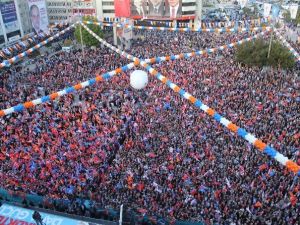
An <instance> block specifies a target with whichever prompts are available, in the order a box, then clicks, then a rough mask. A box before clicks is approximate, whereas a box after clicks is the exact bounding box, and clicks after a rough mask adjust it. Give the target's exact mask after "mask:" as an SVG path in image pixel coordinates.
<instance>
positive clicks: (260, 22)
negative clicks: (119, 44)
mask: <svg viewBox="0 0 300 225" xmlns="http://www.w3.org/2000/svg"><path fill="white" fill-rule="evenodd" d="M142 22H143V23H145V22H147V23H148V25H147V26H157V25H162V26H166V27H175V26H176V23H175V24H174V22H173V21H172V22H171V21H142ZM270 22H271V17H267V18H258V19H251V20H236V21H235V20H233V21H223V22H216V21H206V22H203V21H202V22H201V28H202V29H205V28H222V27H234V26H237V25H238V26H239V27H247V26H262V25H266V24H269V23H270ZM138 23H139V20H135V21H134V24H135V25H138ZM177 24H178V27H189V26H190V23H189V22H177ZM192 27H198V25H196V23H192Z"/></svg>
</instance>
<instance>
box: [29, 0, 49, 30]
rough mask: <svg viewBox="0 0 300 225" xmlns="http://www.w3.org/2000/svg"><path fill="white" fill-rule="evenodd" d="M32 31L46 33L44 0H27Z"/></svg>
mask: <svg viewBox="0 0 300 225" xmlns="http://www.w3.org/2000/svg"><path fill="white" fill-rule="evenodd" d="M27 1H28V6H29V17H30V21H31V25H32V31H33V32H35V33H41V32H44V33H48V32H49V30H48V25H49V22H48V15H47V8H46V2H45V0H27Z"/></svg>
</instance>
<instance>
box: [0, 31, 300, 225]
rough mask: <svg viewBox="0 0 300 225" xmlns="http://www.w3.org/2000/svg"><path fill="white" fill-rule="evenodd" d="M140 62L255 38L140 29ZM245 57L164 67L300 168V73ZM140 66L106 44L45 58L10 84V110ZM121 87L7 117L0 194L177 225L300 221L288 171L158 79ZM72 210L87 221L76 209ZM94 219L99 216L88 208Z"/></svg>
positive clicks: (1, 134) (295, 185)
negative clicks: (78, 201)
mask: <svg viewBox="0 0 300 225" xmlns="http://www.w3.org/2000/svg"><path fill="white" fill-rule="evenodd" d="M137 35H138V36H139V37H140V38H139V39H138V40H137V41H136V42H135V43H134V44H133V46H132V47H131V49H130V50H129V51H128V52H129V53H131V54H133V55H135V56H136V57H139V58H150V57H154V56H165V55H169V54H179V53H182V52H191V51H194V50H201V49H204V48H207V47H216V46H218V45H222V44H224V43H227V44H228V43H231V42H233V41H237V40H240V39H242V38H244V37H247V36H248V35H250V34H246V33H244V34H213V33H203V34H196V33H172V32H167V31H164V32H163V31H139V32H137ZM233 52H234V49H226V50H225V51H223V52H220V53H216V54H212V55H205V56H202V57H194V58H190V59H182V60H176V61H170V62H162V63H159V64H156V65H153V66H154V68H156V69H157V70H158V71H160V72H161V73H162V74H164V75H165V76H167V77H168V78H169V79H170V80H172V81H173V82H174V83H176V84H178V85H179V86H180V87H182V88H184V89H185V90H186V91H188V92H189V93H191V94H193V95H194V96H195V97H197V98H199V99H201V100H202V101H203V102H204V103H205V104H207V105H208V106H210V107H212V108H213V109H215V110H216V111H218V112H219V113H220V114H221V115H223V116H225V117H226V118H228V119H229V120H231V121H233V122H234V123H236V124H237V125H239V126H241V127H243V128H245V129H246V130H247V131H249V132H251V133H253V134H255V135H256V136H257V137H258V138H260V139H262V140H264V141H265V142H266V143H269V144H270V145H271V146H273V147H274V148H276V149H277V150H278V151H279V152H281V153H282V154H284V155H286V156H287V157H289V158H290V159H292V160H294V161H295V162H297V163H298V165H300V148H299V147H300V145H299V144H300V142H299V137H300V129H299V119H300V118H299V116H300V114H299V112H300V110H299V105H300V94H299V88H300V82H299V77H298V76H299V69H297V68H295V69H293V70H289V71H283V70H280V69H269V70H262V69H259V68H248V67H245V66H242V65H240V64H238V63H236V62H235V60H234V54H233ZM128 62H129V61H128V60H127V59H126V58H122V57H120V56H119V55H117V54H116V53H114V52H112V51H110V50H109V49H107V48H105V47H101V46H100V45H99V46H98V47H97V48H96V49H89V48H86V49H85V50H84V52H82V51H81V50H76V49H75V50H73V51H72V52H70V53H66V52H62V53H59V54H57V55H55V56H52V57H51V58H50V57H44V58H42V59H40V60H39V62H37V64H36V68H35V69H34V70H33V71H30V70H28V71H26V70H25V71H22V72H18V71H15V70H14V67H12V68H11V69H10V70H8V71H7V72H5V73H4V74H3V76H2V78H1V80H0V108H1V109H4V108H8V107H10V106H14V105H16V104H18V103H20V102H25V101H28V100H32V99H35V98H38V97H40V96H42V95H47V94H50V93H52V92H53V91H58V90H60V89H63V88H64V87H67V86H70V85H74V84H76V83H78V82H81V81H85V80H87V79H89V78H92V77H94V75H95V73H103V72H105V71H111V70H113V69H115V68H117V67H120V66H124V65H125V64H127V63H128ZM129 74H130V71H128V72H126V73H122V74H120V75H116V76H114V77H113V78H112V79H111V80H110V81H107V82H101V83H99V84H96V85H95V86H93V87H88V88H86V89H85V90H82V91H79V92H77V93H75V94H71V95H67V96H64V97H61V98H60V99H58V100H56V101H53V102H49V103H46V104H44V105H40V106H37V107H35V108H32V109H29V110H26V111H24V112H22V113H15V114H11V115H9V116H5V117H3V118H1V119H0V123H1V126H0V146H1V151H0V161H1V163H0V187H2V188H4V189H6V190H13V191H22V192H25V193H30V194H37V195H42V196H47V197H51V198H65V199H70V200H72V199H74V198H75V197H78V196H79V197H81V198H84V199H91V200H92V201H93V202H96V203H97V204H98V205H100V206H102V207H103V208H114V209H118V208H119V206H120V205H121V204H124V205H125V206H126V208H128V209H130V210H134V211H136V212H137V213H140V214H142V215H148V216H150V217H151V216H162V217H164V218H167V219H168V220H169V221H175V220H188V221H202V222H204V223H205V224H257V225H260V224H297V223H298V222H299V221H300V203H299V198H300V182H299V178H298V177H297V176H295V174H293V173H291V172H289V171H287V170H286V168H284V167H283V166H281V165H279V163H278V162H276V161H274V160H273V159H271V158H269V157H267V156H265V155H264V154H262V153H261V152H259V151H258V150H257V149H255V148H254V147H252V146H250V145H249V144H247V143H246V142H245V141H244V140H243V139H241V138H239V137H237V136H236V135H234V134H232V133H230V132H229V131H228V130H227V129H226V128H224V127H223V126H222V125H220V124H219V123H217V122H215V121H213V120H212V119H211V118H209V117H208V116H206V115H205V114H203V113H202V112H200V111H198V110H197V109H196V108H194V107H193V106H192V105H190V104H189V103H188V102H187V101H186V100H184V99H182V98H180V96H179V95H177V94H175V93H173V91H172V90H171V89H169V88H168V87H166V86H164V85H163V84H161V83H160V82H159V81H157V80H156V79H155V78H153V77H150V80H149V84H148V85H147V87H146V88H145V89H144V90H141V91H137V90H134V89H132V88H131V87H130V85H129ZM69 212H73V213H78V212H77V211H74V209H72V208H70V209H69ZM85 215H86V216H91V213H90V212H89V211H88V210H87V211H85ZM152 222H153V223H155V220H152Z"/></svg>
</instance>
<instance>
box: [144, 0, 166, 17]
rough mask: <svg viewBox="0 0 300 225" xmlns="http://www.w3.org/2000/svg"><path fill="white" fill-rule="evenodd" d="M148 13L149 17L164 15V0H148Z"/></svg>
mask: <svg viewBox="0 0 300 225" xmlns="http://www.w3.org/2000/svg"><path fill="white" fill-rule="evenodd" d="M148 6H149V9H148V13H147V14H148V15H149V16H151V17H163V16H164V15H165V0H148Z"/></svg>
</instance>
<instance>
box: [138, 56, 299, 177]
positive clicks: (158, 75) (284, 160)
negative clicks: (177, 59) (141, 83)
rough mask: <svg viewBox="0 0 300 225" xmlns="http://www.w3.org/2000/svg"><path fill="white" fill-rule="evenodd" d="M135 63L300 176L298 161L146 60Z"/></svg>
mask: <svg viewBox="0 0 300 225" xmlns="http://www.w3.org/2000/svg"><path fill="white" fill-rule="evenodd" d="M135 65H141V66H143V67H144V68H145V69H146V70H147V71H148V72H149V73H150V74H151V75H152V76H154V77H156V78H157V79H158V80H160V81H161V82H162V83H163V84H165V85H167V86H168V87H169V88H171V89H172V90H173V91H174V92H175V93H179V95H180V96H181V97H182V98H185V99H187V100H188V101H189V102H190V103H192V104H193V105H194V106H195V107H197V108H198V109H201V110H202V111H204V112H205V113H206V114H208V115H209V116H210V117H212V118H213V119H215V120H216V121H217V122H218V123H220V124H222V125H223V126H224V127H226V128H227V129H228V130H229V131H231V132H232V133H235V134H236V135H238V136H239V137H241V138H243V139H244V140H246V141H248V142H249V143H250V144H251V145H253V146H254V147H256V148H257V149H258V150H259V151H260V152H262V153H264V154H266V155H268V156H270V157H271V158H272V159H275V160H276V161H277V162H279V163H280V164H282V165H284V166H286V167H287V169H288V170H290V171H292V172H294V173H295V174H297V175H298V176H300V166H299V165H298V164H297V163H295V162H293V161H292V160H290V159H288V158H287V157H286V156H284V155H283V154H281V153H279V152H278V151H276V150H275V149H274V148H272V147H271V146H269V145H267V144H266V143H264V142H263V141H262V140H260V139H258V138H256V137H255V136H254V135H253V134H251V133H248V132H247V131H246V130H245V129H243V128H240V127H238V126H237V125H236V124H234V123H232V122H231V121H230V120H228V119H226V118H225V117H222V116H221V115H220V114H219V113H217V112H216V111H215V110H213V109H212V108H210V107H209V106H207V105H205V104H204V103H202V101H200V100H199V99H197V98H195V97H194V96H192V95H191V94H189V93H188V92H186V91H184V90H183V89H182V88H180V87H179V86H177V85H176V84H174V83H172V82H171V81H170V80H168V79H167V78H166V77H165V76H163V75H162V74H161V73H159V72H157V71H156V70H155V69H153V68H152V67H151V66H149V65H148V64H147V63H146V62H145V61H141V62H139V61H135Z"/></svg>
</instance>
